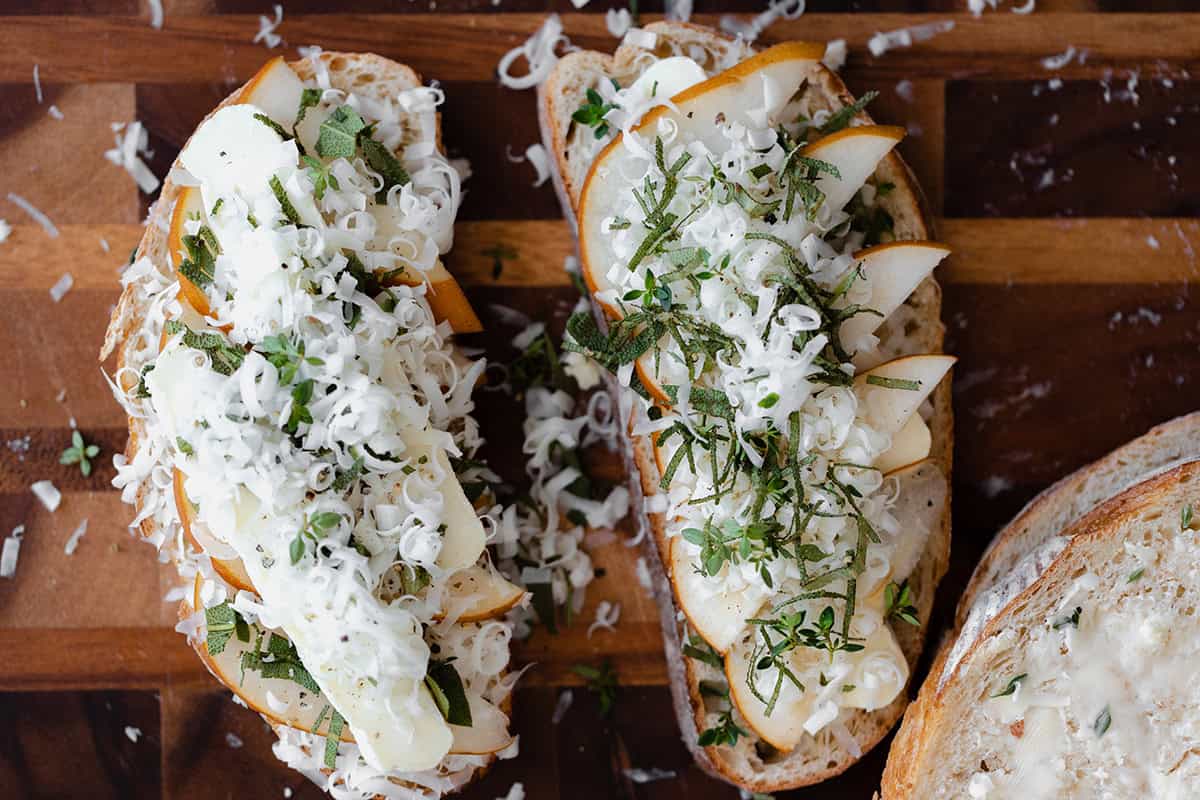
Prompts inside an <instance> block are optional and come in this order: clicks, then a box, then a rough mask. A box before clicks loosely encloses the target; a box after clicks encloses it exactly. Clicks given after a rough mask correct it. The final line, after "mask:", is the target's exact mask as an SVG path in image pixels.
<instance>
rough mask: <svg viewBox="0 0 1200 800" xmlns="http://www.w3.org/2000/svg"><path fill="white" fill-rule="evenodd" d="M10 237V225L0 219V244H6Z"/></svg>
mask: <svg viewBox="0 0 1200 800" xmlns="http://www.w3.org/2000/svg"><path fill="white" fill-rule="evenodd" d="M11 235H12V225H9V224H8V221H7V220H3V219H0V244H3V243H4V242H7V241H8V237H9V236H11Z"/></svg>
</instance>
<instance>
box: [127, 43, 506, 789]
mask: <svg viewBox="0 0 1200 800" xmlns="http://www.w3.org/2000/svg"><path fill="white" fill-rule="evenodd" d="M315 66H316V69H315V72H316V80H315V81H314V82H311V83H307V84H305V83H302V82H301V81H300V79H299V78H298V77H297V76H296V75H295V74H294V73H293V72H292V71H291V70H290V69H289V68H288V67H286V65H284V64H283V62H282V61H281V60H280V61H275V62H272V63H271V64H269V65H268V67H266V68H264V69H265V70H273V71H271V72H269V73H268V77H267V78H265V79H264V80H263V81H262V83H261V84H260V87H261V88H260V89H259V90H258V91H259V93H258V94H257V95H254V96H251V97H250V98H242V99H243V100H244V101H245V100H248V101H249V102H244V103H242V104H239V105H230V106H227V107H225V108H223V109H221V110H219V111H218V112H216V113H215V114H214V115H213V116H211V117H210V118H209V119H208V120H207V121H206V122H205V123H204V124H202V125H201V127H200V128H199V129H198V130H197V132H196V133H195V134H194V136H193V137H192V139H191V140H190V142H189V144H188V146H187V147H186V148H185V149H184V151H183V152H182V153H181V155H180V161H179V167H180V169H179V171H178V172H177V173H176V174H177V175H178V177H179V181H180V182H181V183H183V184H184V185H185V190H184V191H183V193H182V194H181V195H180V196H179V198H178V199H177V200H176V202H177V203H178V204H179V207H178V208H177V209H176V210H177V211H179V212H180V213H178V214H177V215H176V216H175V221H176V222H175V224H176V225H177V226H178V229H177V234H178V235H179V236H180V237H181V240H177V241H181V244H182V247H181V248H180V250H179V251H178V252H173V253H171V254H170V256H171V258H172V261H173V264H166V263H155V262H152V261H151V260H150V259H149V258H145V257H144V258H142V259H140V260H138V261H136V262H135V263H133V264H132V265H131V266H130V267H129V269H128V270H127V271H126V273H125V275H124V277H123V282H124V283H125V284H126V285H127V286H129V287H131V290H132V291H133V292H135V294H136V301H137V306H138V309H139V311H140V312H141V313H143V314H144V319H143V321H142V324H141V326H140V327H139V328H138V329H137V330H135V331H133V333H132V335H131V336H130V337H129V338H128V339H127V342H126V349H125V352H124V361H123V366H122V368H121V369H120V370H119V371H118V373H117V374H116V375H115V376H114V379H113V381H112V386H113V390H114V393H115V394H116V396H117V399H118V400H119V401H120V402H121V403H122V405H123V406H124V408H125V409H126V411H127V412H128V413H129V414H130V416H131V417H132V418H133V419H134V420H135V429H137V430H139V431H140V433H139V436H138V446H137V451H136V453H135V454H134V456H133V458H132V459H131V460H128V461H127V460H126V459H124V458H123V457H121V456H118V457H117V458H116V459H114V461H115V463H116V466H117V470H118V474H117V478H116V480H115V481H114V483H115V485H116V486H117V487H118V488H120V489H121V490H122V496H123V499H124V500H125V501H126V502H131V503H134V504H135V505H136V506H137V507H138V514H137V516H136V517H135V519H134V522H133V527H135V528H137V527H139V526H142V525H143V523H145V525H146V527H147V528H149V529H150V530H151V534H150V536H149V537H148V538H149V539H150V541H151V542H152V543H154V544H156V545H157V546H158V547H159V548H160V550H161V552H162V554H163V555H164V557H167V558H173V559H175V561H176V563H177V565H178V567H179V570H180V573H181V576H182V577H184V578H185V579H186V580H187V581H188V582H189V583H192V582H194V591H192V590H190V587H189V591H188V592H187V598H186V600H185V603H186V604H187V606H188V607H189V609H190V610H191V611H192V613H191V614H190V615H189V616H187V617H186V618H185V619H184V620H182V621H181V623H180V625H179V627H178V629H179V630H181V631H182V632H185V633H186V634H188V636H189V638H191V639H192V640H193V641H194V642H195V645H196V647H197V649H198V650H199V651H200V653H201V656H202V658H205V660H206V663H208V665H209V668H210V670H212V671H214V672H215V673H217V674H218V675H225V676H226V678H225V680H226V681H227V682H229V683H230V685H231V686H232V687H236V686H237V685H239V681H240V682H241V683H240V686H241V689H240V692H239V693H245V694H247V695H248V697H249V696H252V697H253V699H254V706H255V707H256V708H258V709H260V710H263V713H264V714H267V716H268V717H270V720H271V721H272V723H273V727H274V728H275V730H276V733H277V734H278V736H279V741H278V742H277V744H276V745H275V748H274V750H275V753H276V755H277V756H278V757H279V758H280V759H281V760H283V761H284V762H286V763H287V764H289V765H290V766H292V767H294V768H296V769H297V770H299V771H301V772H302V773H304V774H305V775H307V776H309V777H310V778H311V779H312V780H313V781H314V782H316V783H317V784H318V785H320V786H322V787H323V788H325V789H326V790H327V791H329V792H330V793H331V794H332V795H333V796H335V797H338V798H358V799H360V800H366V799H367V798H373V797H375V796H378V795H382V796H384V797H387V798H404V799H405V800H407V799H408V798H424V797H429V796H440V795H442V794H445V793H448V792H451V791H454V790H455V789H457V788H459V787H461V786H462V785H464V784H465V783H466V782H467V781H469V780H470V779H471V777H472V776H473V775H474V774H475V773H476V771H477V770H479V769H480V768H482V767H483V766H485V765H486V764H488V763H489V762H490V761H491V760H492V758H493V755H492V754H495V755H496V756H498V757H502V758H503V757H511V756H512V755H515V752H516V740H515V739H514V738H512V737H511V736H510V735H509V734H508V732H507V727H508V719H507V716H506V715H505V713H504V712H503V711H501V710H500V706H501V704H503V703H504V702H505V700H506V698H507V697H508V695H509V693H510V691H511V688H512V684H513V683H514V682H515V676H513V675H510V674H509V673H508V671H507V665H508V658H509V652H508V642H509V639H510V638H511V636H512V628H511V625H510V624H508V623H506V622H504V621H503V620H502V619H496V618H495V616H496V614H497V613H501V612H502V611H503V610H504V609H506V608H507V607H508V606H507V605H504V604H503V603H500V602H499V601H496V600H494V598H493V596H492V595H494V594H495V593H496V592H501V593H504V592H508V594H510V595H511V594H512V592H517V595H516V596H515V597H514V600H515V599H518V598H519V596H520V592H519V590H518V589H517V588H516V587H512V586H511V584H509V583H508V582H507V581H504V579H503V578H501V577H500V576H499V575H498V574H497V573H495V572H494V571H493V570H492V569H491V568H490V566H489V564H488V560H487V556H486V554H485V553H484V547H485V544H486V542H487V540H488V538H490V536H491V535H492V534H489V531H488V530H487V529H486V528H485V522H484V521H482V520H481V519H480V515H479V514H478V512H476V510H475V508H473V507H472V504H471V501H470V500H469V499H468V497H467V495H466V493H465V492H464V489H463V484H464V483H465V481H466V478H465V477H464V475H461V474H459V472H460V471H461V470H464V469H468V467H467V466H466V465H469V464H470V459H471V457H472V456H473V455H474V453H475V450H476V449H477V448H478V447H479V445H480V444H481V439H480V436H479V430H478V424H477V423H476V421H475V420H474V418H473V417H472V416H471V414H472V410H473V407H474V404H473V401H472V398H471V393H472V389H473V388H474V386H475V384H476V382H477V380H478V379H479V377H480V375H481V374H482V372H483V370H484V367H485V364H484V363H483V362H482V361H474V362H473V361H471V360H469V359H467V358H466V357H464V356H463V355H462V354H461V353H460V352H459V351H458V350H457V349H456V348H455V346H454V344H453V341H452V339H451V333H452V331H451V328H450V325H449V323H447V322H438V321H437V319H435V314H434V310H433V308H432V307H431V305H430V296H431V293H430V292H429V291H428V284H429V283H430V282H432V283H433V284H434V285H435V286H440V285H442V284H441V283H440V282H443V281H450V283H452V279H450V278H449V276H448V274H447V273H445V271H444V268H443V267H442V266H441V260H440V257H441V254H443V253H444V252H446V251H447V250H448V249H449V247H450V245H451V242H452V231H453V222H454V218H455V215H456V213H457V210H458V206H459V203H460V201H461V197H462V192H461V188H460V183H459V175H458V172H457V171H456V170H455V169H454V168H453V167H452V166H451V165H450V164H449V163H448V162H447V161H446V159H445V158H444V157H443V156H442V155H441V154H440V153H439V152H438V150H437V147H436V145H435V142H436V130H437V117H436V112H437V107H438V106H439V105H440V104H441V102H442V100H443V95H442V92H441V90H440V89H436V88H428V87H416V88H412V89H408V90H404V91H401V92H399V93H398V94H396V95H395V96H392V97H387V98H375V97H369V96H366V95H357V94H352V93H348V92H346V91H343V90H340V89H337V88H334V87H333V85H332V84H331V82H330V76H329V73H328V69H327V67H326V65H325V62H323V61H317V62H316V65H315ZM175 266H177V267H178V270H179V273H178V275H179V277H178V278H177V277H176V274H175V273H174V267H175ZM179 503H182V504H183V506H182V508H180V507H179ZM181 514H182V517H181V516H180V515H181ZM489 592H492V595H489ZM489 602H490V603H491V605H488V603H489ZM481 604H482V605H481ZM509 605H511V602H509ZM494 606H502V607H499V608H494ZM472 609H482V611H481V612H480V616H479V617H478V621H466V619H467V617H466V615H467V614H468V613H474V612H472ZM471 619H474V617H471ZM235 623H236V625H235ZM222 625H225V626H227V627H225V628H222V627H221V626H222ZM229 626H232V627H229ZM233 628H236V636H234V635H231V634H230V633H229V632H228V631H230V630H233ZM222 630H224V631H226V632H225V633H224V634H222ZM214 636H216V637H217V638H216V639H214ZM222 636H223V637H224V638H221V637H222ZM264 647H265V650H264V649H263V648H264ZM448 658H452V661H450V662H447V661H446V659H448ZM281 660H282V661H283V662H285V663H286V664H291V665H292V666H290V667H287V668H286V669H285V670H283V671H281V669H280V667H279V664H280V662H281ZM239 663H240V675H241V677H240V678H239V677H238V675H239V668H238V666H237V665H239ZM247 665H249V666H247ZM230 676H232V677H230ZM268 711H269V712H270V713H269V714H268V713H267V712H268ZM464 715H466V716H465V719H466V721H465V722H464ZM340 731H348V732H352V733H353V735H354V741H353V742H349V741H346V740H345V739H344V738H343V740H342V741H340V742H339V741H337V739H338V732H340Z"/></svg>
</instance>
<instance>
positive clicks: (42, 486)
mask: <svg viewBox="0 0 1200 800" xmlns="http://www.w3.org/2000/svg"><path fill="white" fill-rule="evenodd" d="M29 488H30V489H31V490H32V491H33V495H34V497H36V498H37V499H38V500H40V501H41V503H42V505H44V506H45V507H46V510H47V511H51V512H53V511H57V510H58V506H59V503H61V502H62V492H60V491H59V490H58V489H57V488H56V487H55V486H54V484H53V483H51V482H50V481H38V482H37V483H35V484H33V486H30V487H29Z"/></svg>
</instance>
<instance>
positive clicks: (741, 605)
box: [669, 536, 766, 654]
mask: <svg viewBox="0 0 1200 800" xmlns="http://www.w3.org/2000/svg"><path fill="white" fill-rule="evenodd" d="M669 547H670V565H669V567H670V569H669V575H670V578H671V585H672V586H673V587H674V589H675V598H676V599H677V600H678V601H679V608H680V609H681V610H682V611H683V613H684V614H685V615H686V616H687V618H688V622H689V623H691V626H692V627H693V628H695V629H696V633H698V634H700V636H701V637H702V638H703V639H704V641H705V642H707V643H708V645H709V647H711V648H712V649H713V650H715V651H717V652H718V653H721V654H724V653H725V652H726V651H727V650H729V647H730V645H732V644H733V643H734V641H736V640H737V637H738V635H739V634H740V633H741V632H742V631H743V630H745V628H746V620H747V619H749V618H751V617H753V616H754V615H755V613H757V612H758V609H760V608H761V607H762V604H763V602H764V601H765V600H766V592H765V590H763V589H762V588H761V587H760V586H759V585H758V584H752V585H748V586H746V587H744V588H743V589H741V590H740V591H736V592H732V591H728V590H725V589H723V588H721V587H720V586H719V585H718V583H717V580H716V579H715V578H706V577H705V576H703V575H701V574H700V572H699V571H698V566H697V564H696V562H695V561H694V560H693V558H692V548H691V547H690V545H688V543H687V542H685V541H684V540H683V538H682V537H679V536H676V537H674V538H673V539H671V542H670V545H669ZM727 569H728V567H727ZM714 588H716V589H717V591H716V592H715V593H714V592H713V589H714Z"/></svg>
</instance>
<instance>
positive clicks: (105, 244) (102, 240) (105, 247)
mask: <svg viewBox="0 0 1200 800" xmlns="http://www.w3.org/2000/svg"><path fill="white" fill-rule="evenodd" d="M100 249H101V250H103V251H104V252H106V253H107V252H109V251H110V250H111V249H112V248H111V247H109V246H108V239H105V238H104V237H103V236H101V237H100Z"/></svg>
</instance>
